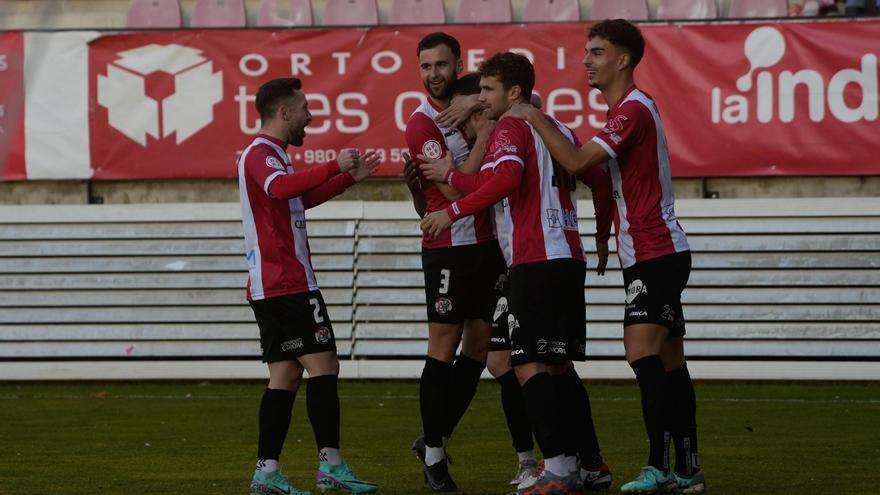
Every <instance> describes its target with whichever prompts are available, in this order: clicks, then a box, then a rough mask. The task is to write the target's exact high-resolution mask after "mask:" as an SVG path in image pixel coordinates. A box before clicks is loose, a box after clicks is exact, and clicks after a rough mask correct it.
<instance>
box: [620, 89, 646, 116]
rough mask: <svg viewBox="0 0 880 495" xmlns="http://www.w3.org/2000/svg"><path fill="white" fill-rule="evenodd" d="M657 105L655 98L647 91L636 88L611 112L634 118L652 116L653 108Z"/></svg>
mask: <svg viewBox="0 0 880 495" xmlns="http://www.w3.org/2000/svg"><path fill="white" fill-rule="evenodd" d="M655 106H656V105H655V103H654V100H653V99H652V98H651V97H650V96H649V95H648V94H647V93H645V92H644V91H642V90H640V89H638V88H635V89H633V90H632V91H631V92H630V93H629V94H628V95H626V96H625V97H624V99H623V101H622V102H620V103H619V104H617V105H616V106H615V107H614V108H613V109H612V110H611V112H610V114H611V115H612V116H613V115H626V116H630V117H634V118H644V117H650V116H651V109H652V108H654V107H655Z"/></svg>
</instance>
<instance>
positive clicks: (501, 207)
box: [492, 198, 513, 268]
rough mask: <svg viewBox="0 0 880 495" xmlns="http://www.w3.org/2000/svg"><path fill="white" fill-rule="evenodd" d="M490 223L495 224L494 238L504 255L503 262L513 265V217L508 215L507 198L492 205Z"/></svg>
mask: <svg viewBox="0 0 880 495" xmlns="http://www.w3.org/2000/svg"><path fill="white" fill-rule="evenodd" d="M492 212H493V213H494V214H493V215H492V224H493V225H494V226H495V238H496V239H498V247H500V248H501V254H502V255H504V262H505V263H507V267H508V268H510V267H511V266H512V265H513V217H512V216H510V203H509V202H508V201H507V198H504V199H502V200H501V201H499V202H497V203H495V204H494V205H493V206H492Z"/></svg>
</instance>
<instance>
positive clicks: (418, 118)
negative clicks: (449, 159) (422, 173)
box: [406, 112, 447, 163]
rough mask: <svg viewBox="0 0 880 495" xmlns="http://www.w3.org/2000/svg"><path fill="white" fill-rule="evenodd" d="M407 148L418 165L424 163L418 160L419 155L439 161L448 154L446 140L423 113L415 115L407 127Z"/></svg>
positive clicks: (435, 125)
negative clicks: (438, 159)
mask: <svg viewBox="0 0 880 495" xmlns="http://www.w3.org/2000/svg"><path fill="white" fill-rule="evenodd" d="M406 146H407V147H408V148H409V154H410V156H411V157H412V159H413V161H415V162H416V163H422V162H421V160H419V159H418V158H417V156H418V155H424V156H426V157H428V158H432V159H437V158H442V157H444V156H445V155H446V153H447V148H446V140H445V139H443V134H441V133H440V129H439V128H438V127H437V124H435V123H434V121H433V120H431V118H430V117H428V116H427V115H425V114H423V113H421V112H419V113H416V114H415V115H413V116H412V118H411V119H410V121H409V122H408V123H407V125H406Z"/></svg>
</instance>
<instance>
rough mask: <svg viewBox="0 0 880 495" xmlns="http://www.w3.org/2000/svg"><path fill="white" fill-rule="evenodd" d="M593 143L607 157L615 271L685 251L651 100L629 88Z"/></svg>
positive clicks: (660, 128) (666, 157)
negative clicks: (614, 207)
mask: <svg viewBox="0 0 880 495" xmlns="http://www.w3.org/2000/svg"><path fill="white" fill-rule="evenodd" d="M593 141H595V142H596V143H598V144H599V145H600V146H602V148H604V149H605V151H607V152H608V154H609V155H610V156H611V160H610V161H609V162H608V171H609V173H610V174H611V181H612V184H613V185H614V199H615V200H616V202H617V212H616V214H615V223H616V229H615V230H616V232H617V234H616V235H617V255H618V256H619V258H620V264H621V266H622V267H624V268H627V267H630V266H632V265H634V264H636V263H639V262H642V261H647V260H650V259H653V258H657V257H660V256H665V255H668V254H673V253H678V252H682V251H687V250H689V249H690V247H689V246H688V241H687V236H686V235H685V233H684V230H683V229H682V228H681V225H680V224H679V223H678V220H677V219H676V217H675V197H674V195H673V191H672V177H671V173H670V169H669V149H668V147H667V145H666V133H665V132H664V130H663V123H662V122H661V121H660V113H659V112H658V111H657V106H656V105H655V104H654V100H652V99H651V97H650V96H648V95H647V94H646V93H644V92H642V91H641V90H639V89H638V88H636V87H635V86H632V87H631V88H629V90H627V92H626V93H625V94H624V95H623V97H622V98H621V99H620V103H618V104H617V105H615V106H614V108H611V109H609V110H608V122H607V124H606V125H605V128H604V129H602V131H601V132H599V133H598V134H597V135H596V136H595V137H593Z"/></svg>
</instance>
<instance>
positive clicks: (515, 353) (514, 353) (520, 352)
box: [510, 349, 526, 356]
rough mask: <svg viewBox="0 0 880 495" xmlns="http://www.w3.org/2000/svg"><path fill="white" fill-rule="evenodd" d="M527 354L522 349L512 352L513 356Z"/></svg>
mask: <svg viewBox="0 0 880 495" xmlns="http://www.w3.org/2000/svg"><path fill="white" fill-rule="evenodd" d="M525 353H526V351H524V350H522V349H514V350H512V351H510V355H511V356H519V355H521V354H525Z"/></svg>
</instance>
